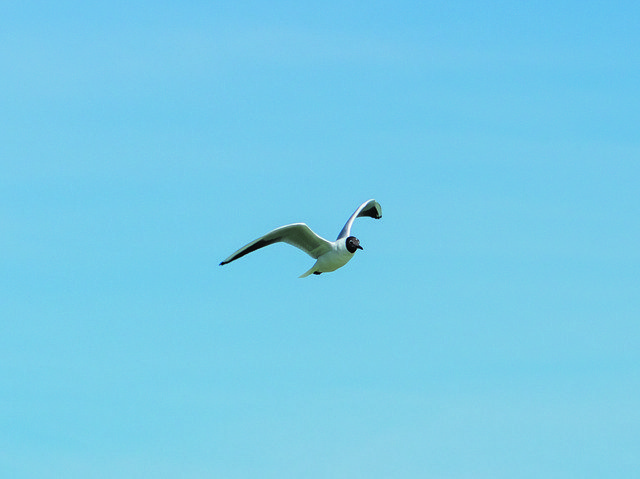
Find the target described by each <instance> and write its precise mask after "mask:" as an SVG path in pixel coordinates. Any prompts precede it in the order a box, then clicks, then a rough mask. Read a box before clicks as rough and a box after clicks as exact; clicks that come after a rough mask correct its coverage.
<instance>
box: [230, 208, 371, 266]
mask: <svg viewBox="0 0 640 479" xmlns="http://www.w3.org/2000/svg"><path fill="white" fill-rule="evenodd" d="M361 216H368V217H370V218H375V219H380V218H382V208H381V207H380V204H379V203H378V202H377V201H376V200H369V201H365V202H364V203H362V204H361V205H360V206H358V209H357V210H356V211H355V212H354V213H353V214H352V215H351V217H350V218H349V220H348V221H347V223H346V224H345V225H344V227H343V228H342V231H340V234H339V235H338V238H336V240H335V241H328V240H326V239H324V238H322V237H320V236H318V235H317V234H315V233H314V232H313V231H312V230H311V228H309V227H308V226H307V225H306V224H304V223H293V224H291V225H286V226H281V227H280V228H276V229H274V230H273V231H270V232H269V233H267V234H266V235H264V236H262V237H260V238H258V239H256V240H254V241H252V242H251V243H249V244H247V245H245V246H243V247H242V248H240V249H239V250H238V251H236V252H235V253H233V254H232V255H231V256H229V257H228V258H227V259H225V260H224V261H223V262H221V263H220V266H222V265H224V264H227V263H231V262H232V261H235V260H237V259H238V258H241V257H242V256H244V255H246V254H249V253H251V252H252V251H255V250H257V249H260V248H264V247H265V246H268V245H270V244H273V243H279V242H283V243H288V244H290V245H292V246H295V247H296V248H300V249H301V250H302V251H304V252H305V253H307V254H308V255H309V256H311V257H312V258H315V259H316V262H315V264H314V265H313V266H312V267H311V269H309V271H307V272H305V273H303V274H302V275H300V278H304V277H306V276H309V275H310V274H311V273H313V274H321V273H328V272H330V271H335V270H336V269H338V268H341V267H342V266H344V265H345V264H347V263H348V262H349V260H350V259H351V258H353V255H354V253H355V252H356V250H359V249H363V248H362V246H360V240H358V238H356V237H355V236H351V226H352V225H353V221H354V220H355V219H356V218H359V217H361Z"/></svg>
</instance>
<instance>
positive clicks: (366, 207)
mask: <svg viewBox="0 0 640 479" xmlns="http://www.w3.org/2000/svg"><path fill="white" fill-rule="evenodd" d="M360 216H369V217H371V218H375V219H377V220H379V219H380V218H382V207H381V206H380V203H378V202H377V201H376V200H369V201H365V202H364V203H362V204H361V205H360V206H358V209H357V210H356V211H355V213H353V214H352V215H351V218H349V221H347V224H345V225H344V228H342V231H340V234H339V235H338V238H337V239H342V238H346V237H348V236H351V225H352V224H353V221H354V220H355V219H356V218H358V217H360Z"/></svg>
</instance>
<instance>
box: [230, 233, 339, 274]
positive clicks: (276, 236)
mask: <svg viewBox="0 0 640 479" xmlns="http://www.w3.org/2000/svg"><path fill="white" fill-rule="evenodd" d="M278 242H283V243H288V244H290V245H292V246H295V247H296V248H300V249H301V250H302V251H304V252H305V253H307V254H308V255H309V256H311V257H312V258H316V259H317V258H318V257H320V256H322V255H323V254H324V253H326V252H327V251H329V250H330V249H331V243H330V242H329V241H327V240H326V239H324V238H321V237H320V236H318V235H317V234H315V233H314V232H313V231H311V228H309V227H308V226H307V225H306V224H304V223H294V224H292V225H286V226H281V227H280V228H276V229H275V230H273V231H271V232H269V233H267V234H266V235H264V236H262V237H261V238H258V239H257V240H254V241H252V242H251V243H249V244H248V245H246V246H243V247H242V248H240V249H239V250H238V251H236V252H235V253H233V254H232V255H231V256H229V257H228V258H227V259H225V260H224V261H223V262H222V263H220V265H223V264H227V263H231V262H232V261H234V260H236V259H238V258H240V257H242V256H244V255H245V254H249V253H251V252H252V251H255V250H257V249H260V248H264V247H265V246H268V245H270V244H273V243H278Z"/></svg>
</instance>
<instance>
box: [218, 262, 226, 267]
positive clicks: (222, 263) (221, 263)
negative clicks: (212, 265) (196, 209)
mask: <svg viewBox="0 0 640 479" xmlns="http://www.w3.org/2000/svg"><path fill="white" fill-rule="evenodd" d="M224 264H227V263H225V262H224V261H220V264H219V265H218V266H222V265H224Z"/></svg>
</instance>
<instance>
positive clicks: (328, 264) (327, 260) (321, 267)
mask: <svg viewBox="0 0 640 479" xmlns="http://www.w3.org/2000/svg"><path fill="white" fill-rule="evenodd" d="M351 258H353V253H350V252H349V251H348V250H347V239H346V238H341V239H339V240H337V241H332V242H331V249H330V250H329V251H327V252H326V253H325V254H323V255H322V256H320V257H319V258H318V260H317V261H316V262H315V264H314V265H313V266H312V267H311V269H309V271H307V272H306V273H303V274H301V275H300V276H299V277H300V278H304V277H306V276H309V275H310V274H311V273H314V272H316V271H317V272H318V273H329V272H331V271H335V270H337V269H338V268H342V267H343V266H344V265H345V264H347V263H348V262H349V260H350V259H351Z"/></svg>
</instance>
